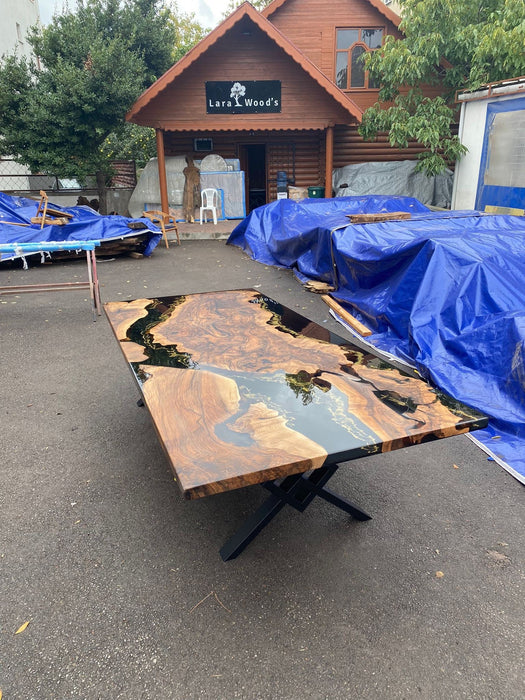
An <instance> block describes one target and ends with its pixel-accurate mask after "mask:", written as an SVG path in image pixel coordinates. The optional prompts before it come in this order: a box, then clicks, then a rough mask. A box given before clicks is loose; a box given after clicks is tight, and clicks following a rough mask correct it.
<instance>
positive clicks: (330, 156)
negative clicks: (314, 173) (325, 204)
mask: <svg viewBox="0 0 525 700" xmlns="http://www.w3.org/2000/svg"><path fill="white" fill-rule="evenodd" d="M325 150H326V164H325V188H324V196H325V197H327V198H331V197H332V170H333V168H334V127H333V126H328V127H327V128H326V149H325Z"/></svg>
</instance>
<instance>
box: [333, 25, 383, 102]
mask: <svg viewBox="0 0 525 700" xmlns="http://www.w3.org/2000/svg"><path fill="white" fill-rule="evenodd" d="M366 29H373V30H375V31H381V32H382V38H381V44H383V41H384V39H385V36H386V27H385V26H367V27H362V26H359V27H349V26H346V27H336V28H335V36H334V51H335V61H334V74H335V75H334V83H335V85H337V87H339V89H340V90H342V91H343V92H362V91H366V92H379V86H377V87H369V80H370V77H369V73H368V71H367V70H364V77H365V79H364V85H360V86H357V87H351V81H352V53H353V51H354V49H356V48H357V47H361V48H363V49H364V51H366V52H371V51H377V49H371V48H370V47H369V46H368V45H367V44H366V43H365V42H364V41H363V38H362V32H363V30H366ZM345 30H349V31H357V32H358V33H359V34H358V39H357V41H354V43H353V44H351V45H350V46H349V47H348V48H346V49H338V48H337V33H338V32H339V31H345ZM378 48H379V47H378ZM343 53H344V54H346V87H341V86H340V85H338V82H337V56H338V54H343ZM363 69H364V66H363Z"/></svg>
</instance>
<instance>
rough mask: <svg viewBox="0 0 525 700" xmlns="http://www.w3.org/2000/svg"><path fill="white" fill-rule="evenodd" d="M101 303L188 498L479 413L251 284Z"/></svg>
mask: <svg viewBox="0 0 525 700" xmlns="http://www.w3.org/2000/svg"><path fill="white" fill-rule="evenodd" d="M106 313H107V314H108V318H109V320H110V323H111V325H112V327H113V329H114V331H115V335H116V336H117V338H118V339H119V340H120V345H121V348H122V350H123V352H124V354H125V356H126V358H127V360H128V362H129V363H130V366H131V368H132V370H133V372H134V374H135V376H136V378H137V380H138V382H139V385H140V387H141V391H142V393H143V395H144V400H145V404H146V405H147V407H148V409H149V411H150V413H151V416H152V418H153V422H154V425H155V429H156V431H157V434H158V436H159V439H160V442H161V444H162V445H163V448H164V450H165V452H166V454H167V456H168V459H169V461H170V464H171V466H172V469H173V471H174V473H175V475H176V478H177V480H178V482H179V485H180V487H181V489H182V491H183V493H184V494H185V496H186V497H188V498H197V497H200V496H204V495H208V494H211V493H217V492H220V491H225V490H229V489H233V488H238V487H241V486H247V485H249V484H253V483H260V482H263V481H268V480H271V479H275V478H278V477H281V476H285V475H287V474H293V473H299V472H303V471H307V470H309V469H315V468H318V467H320V466H321V465H322V464H323V463H325V462H326V461H327V460H330V461H334V460H336V459H337V460H338V461H344V460H347V459H353V458H356V457H360V456H364V455H367V454H373V453H376V452H387V451H390V450H394V449H398V448H400V447H405V446H408V445H412V444H417V443H420V442H422V441H427V440H430V439H437V438H441V437H448V436H451V435H457V434H459V433H462V432H466V431H468V430H472V429H475V428H477V427H482V426H484V425H485V424H486V422H487V420H486V418H484V417H483V416H481V415H480V414H479V413H477V412H475V411H473V410H471V409H469V408H467V407H465V406H463V405H461V404H459V403H458V402H456V401H454V400H453V399H451V398H450V397H447V396H445V395H444V394H442V393H440V392H438V391H436V390H435V389H433V388H431V387H430V386H429V385H427V384H426V383H424V382H423V381H421V379H419V378H417V377H416V376H412V375H410V374H407V373H403V372H400V371H399V370H398V369H396V368H394V367H392V366H391V365H389V364H387V363H385V362H383V361H382V360H380V359H378V358H377V357H375V356H374V355H372V354H371V353H367V352H363V351H362V350H360V349H359V348H357V347H356V346H354V345H352V344H350V343H348V342H347V341H344V340H343V339H341V338H339V337H337V336H335V337H332V342H328V341H327V340H323V338H329V337H330V336H329V334H328V333H327V331H326V329H325V328H322V327H321V326H317V324H314V323H313V322H311V321H309V320H308V319H305V318H304V317H302V316H300V315H298V314H296V313H295V312H293V311H292V310H290V309H287V308H286V307H282V306H281V305H279V304H277V303H276V302H274V301H273V300H272V299H269V298H267V297H264V296H263V295H261V294H259V293H258V292H255V291H253V290H240V291H228V292H214V293H205V294H193V295H188V296H178V297H164V298H159V299H151V300H144V299H141V300H137V301H135V302H113V303H110V304H107V305H106Z"/></svg>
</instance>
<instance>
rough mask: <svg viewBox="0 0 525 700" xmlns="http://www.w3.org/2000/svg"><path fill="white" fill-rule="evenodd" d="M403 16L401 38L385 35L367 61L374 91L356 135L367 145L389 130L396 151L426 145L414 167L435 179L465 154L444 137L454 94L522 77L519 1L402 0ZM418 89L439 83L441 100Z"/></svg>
mask: <svg viewBox="0 0 525 700" xmlns="http://www.w3.org/2000/svg"><path fill="white" fill-rule="evenodd" d="M402 17H403V19H402V22H401V25H400V29H402V31H403V32H404V35H405V38H404V39H402V40H396V39H394V37H390V36H387V37H386V40H385V43H384V45H383V47H382V48H381V49H379V50H378V51H375V52H373V53H371V54H368V56H367V57H366V65H367V69H368V70H369V71H370V74H371V75H372V77H374V78H375V79H376V80H377V81H378V82H379V83H380V85H381V89H380V91H379V101H378V103H376V104H375V105H374V106H373V107H371V108H370V109H368V110H367V111H366V112H365V115H364V118H363V123H362V125H361V127H360V132H361V134H362V135H363V136H364V138H366V139H371V138H374V137H375V136H376V134H377V133H378V132H379V131H388V132H389V138H390V143H391V144H392V146H395V147H400V148H403V147H405V146H406V145H407V143H408V140H409V139H417V140H418V141H419V142H420V143H422V144H423V145H424V146H425V147H426V151H425V152H424V153H423V154H421V164H420V167H421V168H422V169H423V170H425V171H426V172H428V173H436V172H439V171H440V170H442V169H443V168H444V167H446V164H447V161H451V160H455V159H456V158H457V157H459V156H460V155H461V154H462V153H464V152H465V148H464V147H463V146H462V145H461V144H460V142H459V140H458V138H457V137H456V136H454V135H453V134H452V132H451V128H452V125H453V124H454V123H455V121H456V112H455V110H454V104H453V97H454V93H455V91H456V90H460V89H475V88H477V87H479V86H480V85H482V84H484V83H487V82H494V81H498V80H504V79H508V78H514V77H519V76H522V75H524V74H525V3H524V2H523V0H404V1H403V2H402ZM423 85H431V86H432V85H440V86H441V87H442V88H443V90H444V95H443V97H435V98H430V97H424V95H423V92H422V90H421V86H423Z"/></svg>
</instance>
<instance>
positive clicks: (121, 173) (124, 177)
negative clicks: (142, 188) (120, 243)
mask: <svg viewBox="0 0 525 700" xmlns="http://www.w3.org/2000/svg"><path fill="white" fill-rule="evenodd" d="M111 165H112V167H113V169H114V171H115V175H114V176H113V178H112V181H111V185H110V187H112V188H126V189H133V188H134V187H135V185H136V184H137V175H136V168H135V161H132V160H131V161H130V160H118V161H113V162H112V163H111ZM96 188H97V184H96V178H95V176H94V175H93V176H90V177H88V178H86V180H85V181H84V182H83V183H82V184H81V183H80V182H79V181H78V180H76V179H75V178H63V177H60V176H58V175H41V174H37V175H34V174H32V173H30V172H28V170H27V168H25V167H24V166H23V165H20V164H19V163H16V162H15V161H14V160H12V159H10V158H4V159H0V191H1V192H6V193H12V192H37V193H38V192H39V191H40V190H46V191H53V192H64V194H66V193H67V192H69V191H77V190H86V189H88V190H96Z"/></svg>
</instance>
